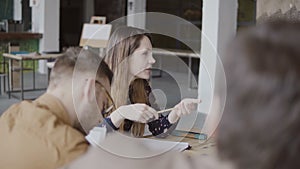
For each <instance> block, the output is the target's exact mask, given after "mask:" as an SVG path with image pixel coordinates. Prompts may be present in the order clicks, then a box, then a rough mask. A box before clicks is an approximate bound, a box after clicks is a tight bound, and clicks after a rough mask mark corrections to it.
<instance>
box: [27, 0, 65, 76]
mask: <svg viewBox="0 0 300 169" xmlns="http://www.w3.org/2000/svg"><path fill="white" fill-rule="evenodd" d="M59 4H60V1H59V0H40V1H39V3H38V5H36V6H33V7H32V31H33V32H38V33H41V34H43V38H42V39H41V40H40V43H39V52H45V51H58V50H59ZM39 72H40V73H47V67H46V62H45V61H40V62H39Z"/></svg>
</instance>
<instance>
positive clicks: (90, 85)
mask: <svg viewBox="0 0 300 169" xmlns="http://www.w3.org/2000/svg"><path fill="white" fill-rule="evenodd" d="M94 91H95V80H94V79H91V78H88V79H87V80H86V81H85V84H84V89H83V97H85V98H87V100H88V101H89V102H92V101H93V100H94V99H95V98H94V97H95V95H94Z"/></svg>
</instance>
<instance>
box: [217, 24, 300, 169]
mask: <svg viewBox="0 0 300 169" xmlns="http://www.w3.org/2000/svg"><path fill="white" fill-rule="evenodd" d="M299 42H300V23H299V22H295V23H293V22H287V21H276V22H270V23H265V24H262V25H258V26H257V27H255V28H252V29H250V30H248V31H246V32H243V33H241V35H240V36H238V38H237V39H236V40H235V42H234V43H233V45H232V46H231V48H230V50H229V53H228V55H227V57H226V58H225V71H226V77H227V85H228V91H227V103H226V107H225V111H224V114H223V118H222V120H221V123H220V125H219V131H218V149H219V153H220V155H221V157H222V158H223V159H226V160H229V161H232V162H233V163H234V164H235V165H236V167H237V168H242V169H274V168H278V169H279V168H288V169H296V168H299V167H300V161H299V160H298V157H299V155H300V135H299V129H300V86H299V85H300V66H299V65H300V47H299V44H300V43H299Z"/></svg>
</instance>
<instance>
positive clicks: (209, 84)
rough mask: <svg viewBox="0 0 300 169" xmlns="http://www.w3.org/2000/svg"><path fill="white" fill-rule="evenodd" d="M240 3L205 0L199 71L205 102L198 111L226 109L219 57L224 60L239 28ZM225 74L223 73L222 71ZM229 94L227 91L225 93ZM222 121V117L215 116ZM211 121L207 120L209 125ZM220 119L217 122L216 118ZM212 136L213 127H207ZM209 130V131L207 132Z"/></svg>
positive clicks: (199, 90)
mask: <svg viewBox="0 0 300 169" xmlns="http://www.w3.org/2000/svg"><path fill="white" fill-rule="evenodd" d="M237 7H238V4H237V0H226V1H225V0H204V1H203V18H202V36H201V52H200V53H201V63H200V70H199V83H198V84H199V88H198V93H199V98H201V100H202V103H201V104H200V106H199V107H198V111H199V112H201V113H204V114H206V115H209V114H210V113H211V112H212V111H218V110H219V108H221V107H222V103H221V102H222V99H224V98H223V96H219V93H218V92H220V90H226V89H220V88H219V87H222V86H218V85H219V82H221V83H222V81H223V80H225V79H222V77H220V76H219V75H220V74H219V73H220V71H221V70H222V69H221V65H220V64H219V63H220V62H218V56H219V57H220V58H222V56H223V54H224V49H225V47H226V46H227V45H228V42H229V41H230V40H231V39H233V38H234V36H235V33H236V25H237ZM221 73H222V72H221ZM225 92H226V91H225ZM223 94H224V93H223ZM214 118H218V117H214ZM209 120H211V119H209V118H208V119H206V122H205V123H207V122H208V121H209ZM215 120H217V119H215ZM204 128H205V129H203V130H206V131H204V132H205V133H207V132H208V134H210V132H211V131H207V130H211V129H212V128H214V127H212V126H210V125H206V126H205V127H204ZM207 128H209V129H207Z"/></svg>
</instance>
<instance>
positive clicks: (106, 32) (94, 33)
mask: <svg viewBox="0 0 300 169" xmlns="http://www.w3.org/2000/svg"><path fill="white" fill-rule="evenodd" d="M111 28H112V25H111V24H87V23H86V24H84V25H83V28H82V33H81V38H80V43H79V46H90V47H94V48H106V46H107V42H108V40H109V37H110V32H111Z"/></svg>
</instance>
